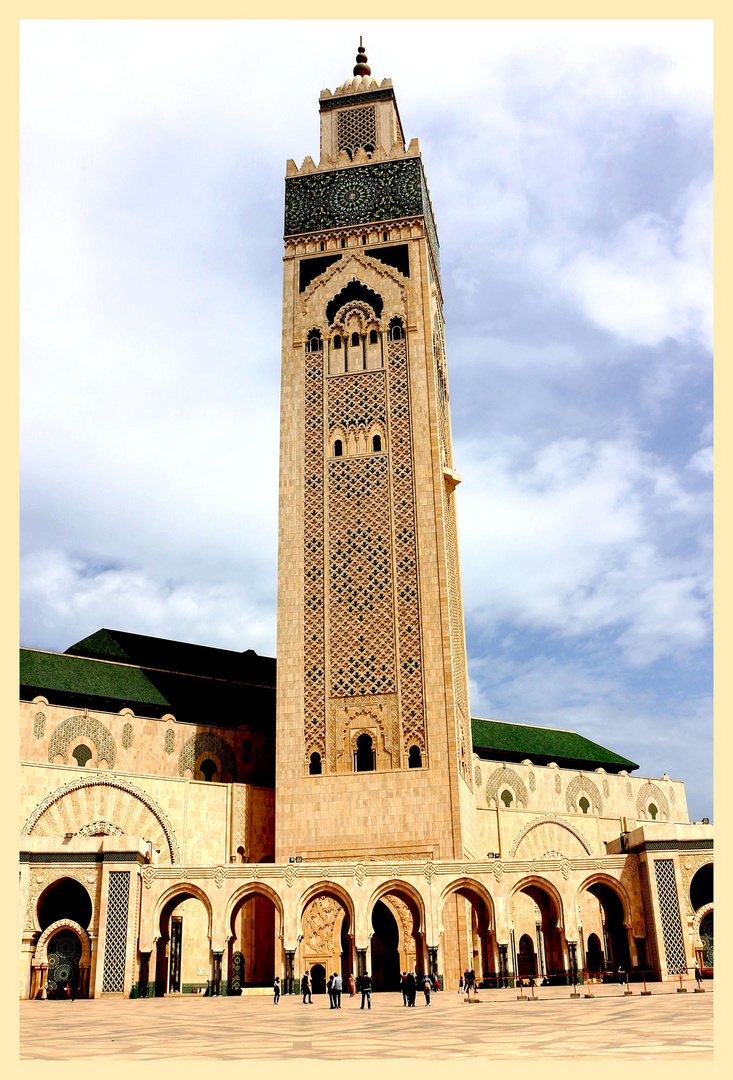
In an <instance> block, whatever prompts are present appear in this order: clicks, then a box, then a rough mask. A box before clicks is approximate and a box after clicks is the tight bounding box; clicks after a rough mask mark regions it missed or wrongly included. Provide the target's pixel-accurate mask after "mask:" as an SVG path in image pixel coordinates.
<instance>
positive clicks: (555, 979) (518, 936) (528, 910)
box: [512, 882, 568, 985]
mask: <svg viewBox="0 0 733 1080" xmlns="http://www.w3.org/2000/svg"><path fill="white" fill-rule="evenodd" d="M512 922H513V929H512V951H513V953H514V963H515V965H516V966H515V971H516V972H517V973H518V974H521V971H520V948H519V946H520V944H521V941H522V938H523V937H524V936H526V937H527V938H528V939H529V941H530V942H531V944H532V948H533V952H534V953H535V954H536V972H535V974H536V975H538V976H540V977H542V978H546V979H547V981H548V982H549V983H550V985H555V984H557V985H563V984H564V983H566V982H567V981H568V976H567V967H566V956H567V943H566V941H565V933H564V930H563V923H562V911H561V909H560V901H559V899H558V898H557V896H556V895H555V894H554V893H553V892H551V891H550V890H549V889H548V888H546V887H545V886H544V885H541V884H539V883H536V882H528V883H527V884H525V885H522V886H520V888H519V889H518V891H517V892H515V894H514V896H513V897H512ZM526 949H527V946H526V945H525V950H526ZM527 955H528V953H527V952H525V956H527ZM522 963H526V961H524V960H523V961H522ZM525 977H526V976H525Z"/></svg>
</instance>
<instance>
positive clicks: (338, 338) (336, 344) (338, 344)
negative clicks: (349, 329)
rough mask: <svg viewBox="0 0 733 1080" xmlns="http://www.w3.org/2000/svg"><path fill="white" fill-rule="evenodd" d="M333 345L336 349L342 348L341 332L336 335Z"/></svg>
mask: <svg viewBox="0 0 733 1080" xmlns="http://www.w3.org/2000/svg"><path fill="white" fill-rule="evenodd" d="M333 347H334V349H340V348H341V335H340V334H336V335H335V337H334V339H333Z"/></svg>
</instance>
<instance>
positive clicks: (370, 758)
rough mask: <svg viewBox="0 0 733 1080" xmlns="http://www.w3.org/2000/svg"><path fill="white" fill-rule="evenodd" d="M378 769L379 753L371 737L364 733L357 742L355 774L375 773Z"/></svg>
mask: <svg viewBox="0 0 733 1080" xmlns="http://www.w3.org/2000/svg"><path fill="white" fill-rule="evenodd" d="M376 768H377V752H376V750H375V749H374V743H373V741H372V737H371V735H367V733H366V732H363V733H362V734H361V735H360V736H359V738H358V739H357V740H356V750H355V752H354V772H374V771H375V769H376Z"/></svg>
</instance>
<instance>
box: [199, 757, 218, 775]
mask: <svg viewBox="0 0 733 1080" xmlns="http://www.w3.org/2000/svg"><path fill="white" fill-rule="evenodd" d="M199 767H200V769H201V775H202V776H203V778H204V780H213V779H214V777H215V776H216V773H217V765H216V762H215V761H212V760H211V758H206V760H205V761H202V762H201V765H200V766H199Z"/></svg>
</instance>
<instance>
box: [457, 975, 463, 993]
mask: <svg viewBox="0 0 733 1080" xmlns="http://www.w3.org/2000/svg"><path fill="white" fill-rule="evenodd" d="M457 993H459V994H462V993H463V976H462V975H461V977H460V979H459V980H458V991H457Z"/></svg>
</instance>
